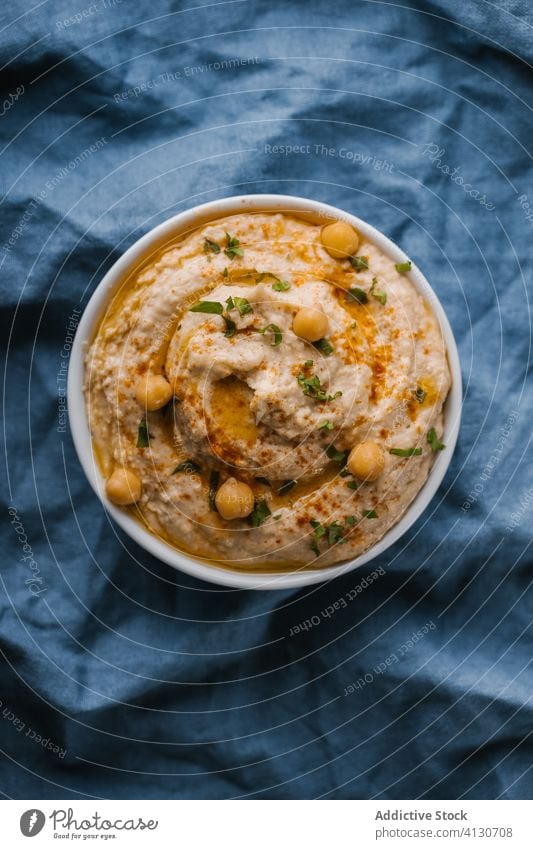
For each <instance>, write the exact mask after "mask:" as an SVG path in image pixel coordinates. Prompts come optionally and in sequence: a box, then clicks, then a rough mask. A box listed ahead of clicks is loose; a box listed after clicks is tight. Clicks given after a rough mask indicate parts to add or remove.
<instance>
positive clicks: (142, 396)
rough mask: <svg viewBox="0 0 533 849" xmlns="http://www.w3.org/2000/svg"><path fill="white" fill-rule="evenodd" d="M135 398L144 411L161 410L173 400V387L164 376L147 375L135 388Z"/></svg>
mask: <svg viewBox="0 0 533 849" xmlns="http://www.w3.org/2000/svg"><path fill="white" fill-rule="evenodd" d="M135 398H136V399H137V403H138V404H139V406H141V407H142V408H143V410H148V411H149V412H152V411H153V410H160V409H161V407H164V406H165V404H168V402H169V401H170V399H171V398H172V387H171V385H170V383H169V382H168V380H166V379H165V378H164V377H163V375H162V374H146V375H145V376H144V377H141V379H140V380H139V382H138V383H137V386H136V387H135Z"/></svg>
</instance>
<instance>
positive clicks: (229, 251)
mask: <svg viewBox="0 0 533 849" xmlns="http://www.w3.org/2000/svg"><path fill="white" fill-rule="evenodd" d="M240 244H241V243H240V242H239V240H238V239H236V238H235V237H234V236H233V237H232V236H230V234H229V233H226V247H225V248H224V253H225V254H226V256H228V257H229V258H230V259H235V257H236V256H244V251H243V249H242V248H241V247H240Z"/></svg>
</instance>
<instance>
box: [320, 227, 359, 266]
mask: <svg viewBox="0 0 533 849" xmlns="http://www.w3.org/2000/svg"><path fill="white" fill-rule="evenodd" d="M320 241H321V242H322V245H323V246H324V248H325V250H326V251H327V252H328V254H329V255H330V256H332V257H333V258H334V259H346V257H349V256H352V255H353V254H354V253H355V252H356V250H357V248H358V247H359V236H358V235H357V233H356V232H355V230H354V229H353V227H352V225H351V224H348V223H347V222H346V221H334V222H333V223H332V224H326V225H325V227H322V230H321V232H320Z"/></svg>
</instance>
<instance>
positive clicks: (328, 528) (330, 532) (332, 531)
mask: <svg viewBox="0 0 533 849" xmlns="http://www.w3.org/2000/svg"><path fill="white" fill-rule="evenodd" d="M309 524H310V525H311V527H312V528H313V539H312V541H311V549H312V550H313V551H314V553H315V554H316V556H317V557H318V555H319V554H320V548H319V546H318V542H319V540H321V539H322V538H324V537H325V538H326V542H327V544H328V545H337V544H341V545H342V544H343V543H345V542H346V539H345V535H346V531H347V530H348V529H349V528H350V527H352V526H353V525H355V516H346V518H345V519H344V524H342V525H341V524H340V523H339V522H337V521H335V522H331V523H330V524H329V525H322V524H321V523H320V522H318V521H317V520H316V519H311V521H310V522H309Z"/></svg>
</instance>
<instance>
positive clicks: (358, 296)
mask: <svg viewBox="0 0 533 849" xmlns="http://www.w3.org/2000/svg"><path fill="white" fill-rule="evenodd" d="M346 300H347V301H355V302H356V303H357V304H366V303H368V295H367V294H366V292H365V291H364V289H359V288H358V287H357V286H356V287H355V289H348V290H347V292H346Z"/></svg>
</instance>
